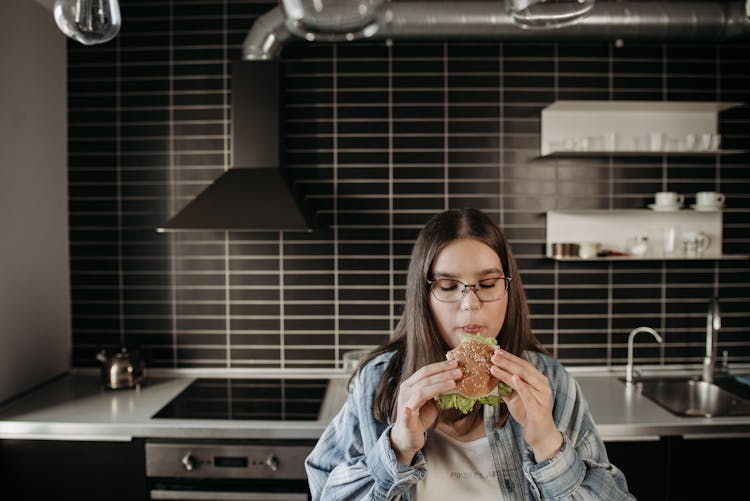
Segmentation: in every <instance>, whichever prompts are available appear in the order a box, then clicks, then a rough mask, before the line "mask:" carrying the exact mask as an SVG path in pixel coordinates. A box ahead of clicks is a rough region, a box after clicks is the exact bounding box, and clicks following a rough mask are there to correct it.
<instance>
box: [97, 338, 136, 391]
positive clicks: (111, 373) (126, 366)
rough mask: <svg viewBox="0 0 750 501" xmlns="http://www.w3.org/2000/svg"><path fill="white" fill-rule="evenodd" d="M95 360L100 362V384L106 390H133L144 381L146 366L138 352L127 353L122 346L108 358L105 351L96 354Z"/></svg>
mask: <svg viewBox="0 0 750 501" xmlns="http://www.w3.org/2000/svg"><path fill="white" fill-rule="evenodd" d="M96 359H97V360H99V361H100V362H102V368H101V377H102V384H103V385H104V386H105V387H106V388H110V389H113V390H116V389H118V388H133V387H135V386H139V385H140V384H141V383H142V382H143V381H145V380H146V364H145V363H144V361H143V358H141V355H140V353H139V352H138V350H133V351H130V352H129V351H128V349H127V348H126V347H124V346H123V347H121V348H120V351H119V352H117V353H115V354H114V355H110V356H107V351H106V350H102V351H100V352H99V353H97V354H96Z"/></svg>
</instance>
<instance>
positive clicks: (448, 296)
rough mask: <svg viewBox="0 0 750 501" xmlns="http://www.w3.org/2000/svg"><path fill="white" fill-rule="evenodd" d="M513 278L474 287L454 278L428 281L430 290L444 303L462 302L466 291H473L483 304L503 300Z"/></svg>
mask: <svg viewBox="0 0 750 501" xmlns="http://www.w3.org/2000/svg"><path fill="white" fill-rule="evenodd" d="M511 280H513V278H511V277H493V278H485V279H484V280H480V281H479V282H477V283H476V284H474V285H470V284H465V283H463V282H461V281H459V280H454V279H452V278H438V279H437V280H427V283H428V284H429V285H430V290H431V292H432V295H433V296H435V299H437V300H438V301H442V302H444V303H455V302H456V301H461V300H462V299H463V298H464V296H465V295H466V291H467V290H468V289H471V290H473V291H474V294H476V295H477V299H479V300H480V301H481V302H483V303H489V302H491V301H497V300H499V299H502V298H503V296H505V294H506V293H507V292H508V288H510V281H511Z"/></svg>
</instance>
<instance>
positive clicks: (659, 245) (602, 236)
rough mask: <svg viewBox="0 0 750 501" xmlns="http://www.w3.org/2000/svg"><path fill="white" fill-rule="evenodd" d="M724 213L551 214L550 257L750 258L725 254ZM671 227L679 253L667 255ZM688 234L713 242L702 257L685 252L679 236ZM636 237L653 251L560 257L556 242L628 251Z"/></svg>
mask: <svg viewBox="0 0 750 501" xmlns="http://www.w3.org/2000/svg"><path fill="white" fill-rule="evenodd" d="M722 224H723V213H722V212H721V211H716V212H702V211H694V210H679V211H669V212H663V211H652V210H648V209H645V210H642V209H630V210H570V211H549V212H547V231H546V256H547V257H548V258H550V259H555V260H559V261H633V260H638V261H649V260H651V261H653V260H698V259H701V260H710V259H746V258H747V256H744V255H723V254H722V229H723V228H722ZM669 227H674V228H676V231H677V234H678V239H677V240H678V241H677V251H676V252H675V253H673V254H666V253H665V252H664V250H663V249H664V233H665V229H666V228H669ZM688 231H693V232H702V233H704V234H706V235H708V237H709V238H710V239H711V243H710V245H709V246H708V248H707V249H706V250H705V251H704V252H702V253H701V254H699V255H696V256H695V257H693V256H687V255H685V253H684V252H682V249H681V245H680V242H679V235H680V234H682V233H685V232H688ZM635 235H646V236H647V237H648V240H649V250H648V252H647V253H646V254H645V255H643V256H607V257H595V258H591V259H582V258H578V257H556V256H555V255H554V254H553V252H552V244H553V243H566V242H567V243H579V242H599V243H601V246H602V249H606V250H609V251H614V252H626V244H627V240H628V238H630V237H633V236H635Z"/></svg>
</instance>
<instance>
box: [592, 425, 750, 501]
mask: <svg viewBox="0 0 750 501" xmlns="http://www.w3.org/2000/svg"><path fill="white" fill-rule="evenodd" d="M605 445H606V447H607V455H608V456H609V460H610V462H611V463H612V464H613V465H615V466H617V467H618V468H619V469H620V470H622V472H623V473H624V474H625V478H626V479H627V481H628V488H629V490H630V492H631V493H632V494H633V495H634V496H635V497H636V498H637V499H638V500H639V501H649V500H654V501H673V500H674V501H683V500H686V499H745V498H747V486H746V481H745V476H744V475H745V474H746V473H745V469H746V464H747V458H746V455H747V454H746V451H747V450H748V449H747V448H748V447H750V437H748V436H738V437H726V438H712V437H709V436H707V437H701V438H700V439H690V438H685V437H662V438H661V439H660V440H654V441H633V442H630V441H628V442H607V443H606V444H605Z"/></svg>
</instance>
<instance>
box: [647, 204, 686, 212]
mask: <svg viewBox="0 0 750 501" xmlns="http://www.w3.org/2000/svg"><path fill="white" fill-rule="evenodd" d="M648 208H649V209H651V210H655V211H657V212H677V211H678V210H682V206H680V205H668V206H667V205H656V204H648Z"/></svg>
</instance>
